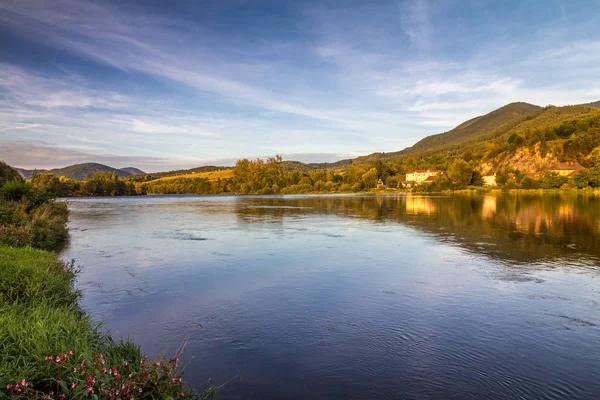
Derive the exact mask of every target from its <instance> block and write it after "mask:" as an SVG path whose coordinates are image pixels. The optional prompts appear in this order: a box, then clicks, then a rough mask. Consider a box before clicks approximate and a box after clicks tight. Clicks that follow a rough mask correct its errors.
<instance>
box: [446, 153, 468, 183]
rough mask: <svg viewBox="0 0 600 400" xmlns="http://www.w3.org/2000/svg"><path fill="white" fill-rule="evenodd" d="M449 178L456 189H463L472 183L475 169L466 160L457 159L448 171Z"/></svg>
mask: <svg viewBox="0 0 600 400" xmlns="http://www.w3.org/2000/svg"><path fill="white" fill-rule="evenodd" d="M448 176H449V177H450V179H452V182H453V184H454V187H455V188H456V189H462V188H465V187H467V185H468V184H469V183H471V178H472V177H473V168H471V166H470V165H469V163H468V162H466V161H465V160H461V159H456V160H454V162H453V163H452V165H451V166H450V168H449V169H448Z"/></svg>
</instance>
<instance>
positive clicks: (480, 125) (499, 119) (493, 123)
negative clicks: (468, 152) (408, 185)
mask: <svg viewBox="0 0 600 400" xmlns="http://www.w3.org/2000/svg"><path fill="white" fill-rule="evenodd" d="M541 109H542V108H541V107H539V106H535V105H532V104H528V103H511V104H508V105H506V106H504V107H501V108H499V109H497V110H494V111H492V112H490V113H488V114H486V115H482V116H479V117H475V118H473V119H471V120H469V121H466V122H463V123H462V124H460V125H459V126H457V127H456V128H454V129H452V130H450V131H448V132H444V133H440V134H437V135H432V136H428V137H426V138H424V139H422V140H420V141H418V142H417V143H415V144H414V145H413V146H412V147H409V148H408V149H405V150H403V151H401V152H399V154H403V155H424V154H431V153H442V154H446V155H454V154H457V152H460V151H461V150H463V149H464V148H465V147H473V146H475V147H476V146H477V145H478V144H480V143H482V142H484V141H488V140H493V139H495V138H497V137H498V136H500V135H502V134H503V133H505V132H506V131H507V130H509V129H510V128H512V127H514V126H516V125H518V124H519V123H521V122H523V121H525V120H526V119H528V118H533V117H535V115H536V113H539V112H540V110H541Z"/></svg>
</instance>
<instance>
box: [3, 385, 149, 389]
mask: <svg viewBox="0 0 600 400" xmlns="http://www.w3.org/2000/svg"><path fill="white" fill-rule="evenodd" d="M12 387H13V385H10V384H8V385H6V389H7V390H10V389H12ZM140 390H142V389H140Z"/></svg>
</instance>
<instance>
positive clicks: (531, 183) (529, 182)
mask: <svg viewBox="0 0 600 400" xmlns="http://www.w3.org/2000/svg"><path fill="white" fill-rule="evenodd" d="M539 187H540V184H539V182H538V181H536V180H535V179H532V178H530V177H525V178H523V180H522V181H521V189H539Z"/></svg>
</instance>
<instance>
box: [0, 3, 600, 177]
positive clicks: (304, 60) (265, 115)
mask: <svg viewBox="0 0 600 400" xmlns="http://www.w3.org/2000/svg"><path fill="white" fill-rule="evenodd" d="M599 16H600V1H598V0H590V1H584V0H578V1H567V0H543V1H527V0H524V1H508V0H503V1H488V0H479V1H476V0H399V1H398V0H396V1H383V0H382V1H353V0H345V1H329V0H319V1H283V0H273V1H271V0H269V1H259V0H256V1H251V0H214V1H209V0H188V1H186V0H181V1H151V0H145V1H131V0H119V1H100V0H98V1H85V0H2V1H0V49H1V51H0V159H3V160H5V161H6V162H8V163H9V164H10V165H13V166H17V167H23V168H52V167H62V166H66V165H70V164H74V163H80V162H100V163H104V164H108V165H110V166H113V167H117V168H120V167H126V166H134V167H138V168H141V169H143V170H145V171H148V172H150V171H164V170H171V169H179V168H188V167H195V166H200V165H207V164H218V165H232V164H233V163H235V160H237V159H239V158H244V157H246V158H255V157H267V156H272V155H275V154H282V155H283V157H284V159H292V160H299V161H304V162H323V161H335V160H339V159H343V158H349V157H356V156H359V155H366V154H370V153H373V152H378V151H384V152H391V151H397V150H401V149H403V148H405V147H408V146H410V145H412V144H414V143H415V142H416V141H418V140H419V139H421V138H423V137H425V136H428V135H430V134H435V133H440V132H444V131H447V130H449V129H451V128H453V127H455V126H456V125H458V124H460V123H461V122H463V121H465V120H468V119H470V118H473V117H475V116H477V115H482V114H485V113H488V112H490V111H492V110H494V109H496V108H498V107H501V106H503V105H505V104H507V103H510V102H514V101H525V102H529V103H532V104H537V105H542V106H543V105H548V104H554V105H566V104H579V103H585V102H590V101H597V100H600V79H598V77H599V76H600V29H598V21H597V19H598V17H599Z"/></svg>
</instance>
